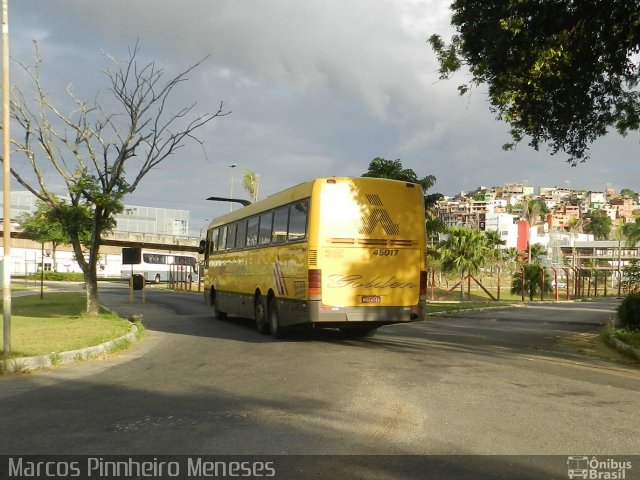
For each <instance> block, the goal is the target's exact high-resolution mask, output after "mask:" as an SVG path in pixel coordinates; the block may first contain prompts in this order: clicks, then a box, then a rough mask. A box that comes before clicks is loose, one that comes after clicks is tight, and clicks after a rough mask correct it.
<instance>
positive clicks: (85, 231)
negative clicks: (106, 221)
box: [19, 200, 115, 272]
mask: <svg viewBox="0 0 640 480" xmlns="http://www.w3.org/2000/svg"><path fill="white" fill-rule="evenodd" d="M58 201H59V202H60V205H61V209H62V210H63V211H64V210H68V208H67V207H66V206H65V202H64V201H62V200H58ZM72 210H74V211H76V213H77V214H78V217H77V218H76V219H75V220H74V222H73V223H74V225H75V226H76V227H77V228H78V236H79V237H80V240H81V242H82V244H83V245H84V246H87V245H89V244H90V241H91V224H92V216H93V215H92V212H91V210H90V209H88V208H84V209H77V210H75V209H72ZM19 221H20V225H21V227H22V232H23V234H24V235H26V236H27V237H28V238H31V239H32V240H34V241H36V242H39V243H43V244H44V243H51V250H52V259H53V270H54V271H56V272H57V271H58V265H57V261H56V250H57V248H58V245H71V242H72V240H71V236H70V235H69V233H68V232H67V230H66V229H65V228H64V226H63V224H62V223H61V222H60V220H59V219H58V217H57V216H56V212H55V211H54V210H53V209H51V207H50V206H49V205H47V204H46V203H44V202H41V201H38V202H37V207H36V210H35V212H33V213H31V214H24V215H22V216H21V217H20V219H19ZM113 226H115V222H113V221H112V222H111V227H113Z"/></svg>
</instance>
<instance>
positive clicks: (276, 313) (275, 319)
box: [269, 297, 283, 338]
mask: <svg viewBox="0 0 640 480" xmlns="http://www.w3.org/2000/svg"><path fill="white" fill-rule="evenodd" d="M269 328H270V330H271V336H272V337H273V338H282V334H283V330H282V326H281V325H280V310H278V301H277V299H276V297H273V298H271V300H270V301H269Z"/></svg>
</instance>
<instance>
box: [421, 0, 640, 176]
mask: <svg viewBox="0 0 640 480" xmlns="http://www.w3.org/2000/svg"><path fill="white" fill-rule="evenodd" d="M451 10H452V19H451V24H452V26H454V27H455V28H456V30H457V33H456V34H455V35H454V36H453V37H452V38H451V40H450V43H446V42H445V41H444V40H443V39H442V38H441V37H440V36H439V35H432V36H431V37H430V38H429V43H430V44H431V47H432V48H433V50H434V51H435V53H436V55H437V59H438V62H439V64H440V68H439V72H440V77H441V78H450V76H451V75H452V74H453V72H455V71H457V70H459V69H460V68H461V67H463V66H466V67H467V68H468V69H469V71H470V73H471V81H470V82H469V84H464V85H461V86H460V87H458V90H459V92H460V94H464V93H466V92H468V91H469V89H470V88H471V86H477V85H480V84H486V85H487V86H488V96H489V102H490V108H491V111H492V112H493V113H495V114H496V117H497V118H498V119H500V120H503V121H505V122H507V123H508V124H509V125H510V133H511V137H512V142H511V143H509V144H507V145H505V146H504V148H513V147H514V146H515V145H516V144H518V143H519V142H521V141H522V140H523V139H524V138H525V136H528V137H529V138H530V141H529V145H530V146H531V147H533V148H535V149H536V150H538V149H539V147H540V145H541V144H548V145H549V146H550V148H551V151H552V153H554V154H555V153H558V152H559V151H564V152H566V153H567V154H568V159H567V161H568V162H570V163H571V164H572V165H575V164H577V163H579V162H583V161H585V160H586V159H587V158H588V157H589V154H588V149H589V145H590V144H591V143H592V142H593V141H594V140H595V139H596V138H598V137H601V136H603V135H605V134H606V133H607V131H608V129H609V128H610V127H614V128H616V129H617V130H618V131H619V132H620V133H621V134H623V135H624V134H626V133H628V132H629V131H635V130H638V129H639V128H640V94H639V92H638V90H637V87H638V84H639V82H640V68H638V67H639V60H638V55H637V54H638V53H639V52H640V29H639V28H638V24H639V23H640V0H627V1H623V2H602V1H601V0H584V1H581V2H567V1H562V0H548V1H544V2H541V1H537V0H521V1H517V2H514V1H510V0H498V1H491V2H482V1H477V0H454V1H453V3H452V5H451Z"/></svg>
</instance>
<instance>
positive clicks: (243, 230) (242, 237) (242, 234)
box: [236, 219, 247, 248]
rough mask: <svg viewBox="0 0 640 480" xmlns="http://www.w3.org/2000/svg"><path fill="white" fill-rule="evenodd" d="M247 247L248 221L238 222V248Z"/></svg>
mask: <svg viewBox="0 0 640 480" xmlns="http://www.w3.org/2000/svg"><path fill="white" fill-rule="evenodd" d="M246 245H247V220H246V219H244V220H240V221H239V222H238V230H237V232H236V248H244V247H245V246H246Z"/></svg>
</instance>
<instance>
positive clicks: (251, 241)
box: [247, 217, 260, 247]
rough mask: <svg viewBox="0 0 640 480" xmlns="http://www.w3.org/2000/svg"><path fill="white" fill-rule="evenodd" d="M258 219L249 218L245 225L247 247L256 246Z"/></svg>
mask: <svg viewBox="0 0 640 480" xmlns="http://www.w3.org/2000/svg"><path fill="white" fill-rule="evenodd" d="M259 221H260V219H259V218H258V217H251V218H250V219H249V223H248V225H247V247H255V246H256V245H258V223H259Z"/></svg>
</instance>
